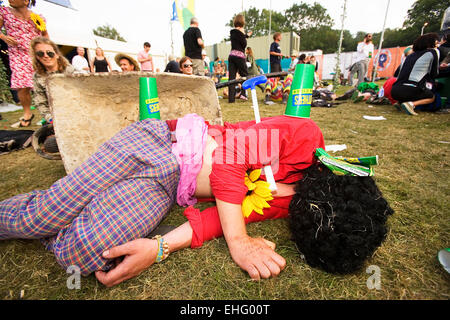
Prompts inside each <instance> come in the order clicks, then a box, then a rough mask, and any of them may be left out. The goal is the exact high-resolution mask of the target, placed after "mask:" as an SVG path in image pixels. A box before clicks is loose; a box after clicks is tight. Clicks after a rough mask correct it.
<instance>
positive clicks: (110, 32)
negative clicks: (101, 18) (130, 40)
mask: <svg viewBox="0 0 450 320" xmlns="http://www.w3.org/2000/svg"><path fill="white" fill-rule="evenodd" d="M92 31H93V32H94V34H95V35H96V36H99V37H103V38H108V39H112V40H118V41H123V42H125V41H126V40H125V39H124V38H123V37H122V36H121V35H120V33H119V32H118V31H117V30H116V28H114V27H112V26H110V25H109V24H106V25H104V26H99V27H97V28H96V29H94V30H92Z"/></svg>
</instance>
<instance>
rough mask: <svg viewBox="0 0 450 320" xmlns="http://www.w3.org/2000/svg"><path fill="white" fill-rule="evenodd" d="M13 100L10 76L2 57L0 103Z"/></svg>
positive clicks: (0, 61) (0, 66)
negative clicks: (7, 73)
mask: <svg viewBox="0 0 450 320" xmlns="http://www.w3.org/2000/svg"><path fill="white" fill-rule="evenodd" d="M3 101H5V102H12V95H11V90H10V87H9V82H8V76H7V75H6V68H5V65H4V64H3V61H2V60H1V59H0V103H1V102H3Z"/></svg>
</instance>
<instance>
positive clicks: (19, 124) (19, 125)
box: [11, 114, 34, 129]
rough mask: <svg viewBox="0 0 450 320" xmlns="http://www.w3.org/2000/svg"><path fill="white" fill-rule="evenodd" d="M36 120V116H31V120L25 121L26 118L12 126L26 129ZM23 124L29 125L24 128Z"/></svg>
mask: <svg viewBox="0 0 450 320" xmlns="http://www.w3.org/2000/svg"><path fill="white" fill-rule="evenodd" d="M33 119H34V114H32V115H31V118H30V119H27V120H25V118H24V117H21V118H20V119H19V120H20V121H19V122H16V123H14V124H12V125H11V128H16V129H17V128H25V127H29V126H30V125H31V121H32V120H33ZM22 122H25V123H28V125H26V126H24V125H23V124H22Z"/></svg>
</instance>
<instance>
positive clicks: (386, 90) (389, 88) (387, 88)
mask: <svg viewBox="0 0 450 320" xmlns="http://www.w3.org/2000/svg"><path fill="white" fill-rule="evenodd" d="M395 81H397V78H395V77H391V78H389V79H387V80H386V82H385V83H384V84H383V90H384V96H385V97H386V98H388V99H389V101H390V102H391V103H392V104H396V103H397V100H394V98H392V94H391V91H392V86H393V85H394V83H395Z"/></svg>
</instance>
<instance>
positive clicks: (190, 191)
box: [172, 113, 208, 207]
mask: <svg viewBox="0 0 450 320" xmlns="http://www.w3.org/2000/svg"><path fill="white" fill-rule="evenodd" d="M175 134H176V137H177V142H176V143H173V144H172V153H173V154H174V155H175V156H176V158H177V161H178V164H179V166H180V181H179V183H178V189H177V203H178V204H179V205H180V206H183V207H184V206H191V205H194V204H196V203H197V199H195V197H194V193H195V186H196V178H197V175H198V173H199V172H200V169H201V168H202V163H203V151H204V150H205V147H206V140H207V138H208V127H207V126H206V124H205V120H204V119H203V118H202V117H200V116H198V115H196V114H193V113H192V114H188V115H186V116H184V117H183V118H181V119H178V122H177V129H176V133H175Z"/></svg>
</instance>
